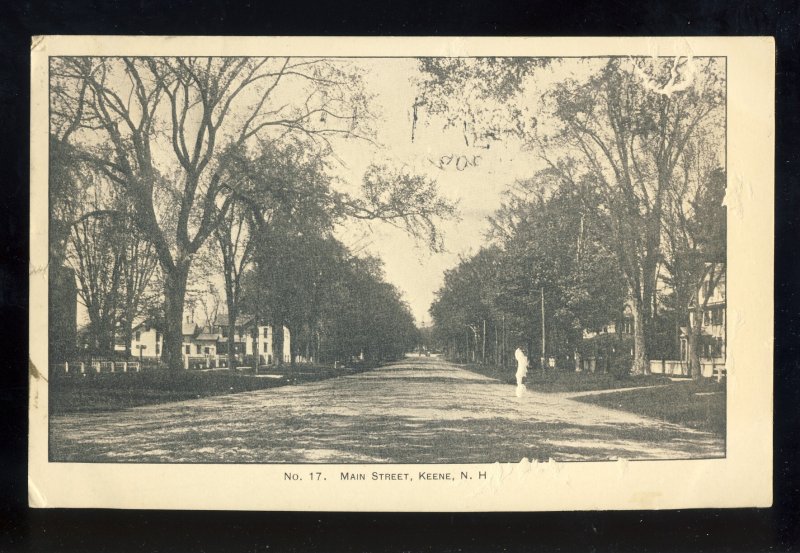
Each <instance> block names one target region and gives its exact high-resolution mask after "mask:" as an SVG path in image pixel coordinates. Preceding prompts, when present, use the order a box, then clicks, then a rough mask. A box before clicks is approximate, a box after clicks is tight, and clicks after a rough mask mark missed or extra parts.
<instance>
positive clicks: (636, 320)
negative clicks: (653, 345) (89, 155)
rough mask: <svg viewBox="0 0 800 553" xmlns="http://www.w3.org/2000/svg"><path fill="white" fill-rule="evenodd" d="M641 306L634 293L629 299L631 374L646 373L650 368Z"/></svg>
mask: <svg viewBox="0 0 800 553" xmlns="http://www.w3.org/2000/svg"><path fill="white" fill-rule="evenodd" d="M643 307H644V306H643V305H642V301H641V299H639V298H638V297H636V296H635V295H634V297H633V300H632V301H631V311H632V312H633V364H632V366H631V374H633V375H642V374H647V372H648V369H649V368H650V367H649V365H650V359H649V358H648V355H647V339H646V336H645V332H646V331H645V320H644V319H645V314H644V313H643V311H644V309H643Z"/></svg>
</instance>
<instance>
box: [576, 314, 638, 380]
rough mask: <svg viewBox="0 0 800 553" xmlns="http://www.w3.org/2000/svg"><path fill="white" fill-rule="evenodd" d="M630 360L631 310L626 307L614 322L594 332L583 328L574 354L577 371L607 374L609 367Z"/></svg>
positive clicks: (609, 322) (631, 350)
mask: <svg viewBox="0 0 800 553" xmlns="http://www.w3.org/2000/svg"><path fill="white" fill-rule="evenodd" d="M632 357H633V311H632V310H631V307H630V305H628V304H626V305H625V307H624V308H623V309H622V311H621V312H620V314H619V317H618V318H617V319H616V320H610V321H608V323H606V324H605V325H603V326H602V327H601V328H597V329H584V330H583V340H582V341H581V344H580V346H579V347H578V349H577V351H576V352H575V370H576V371H578V372H581V371H587V372H608V370H609V369H610V368H611V367H612V365H613V364H615V363H616V364H618V363H625V364H630V359H632Z"/></svg>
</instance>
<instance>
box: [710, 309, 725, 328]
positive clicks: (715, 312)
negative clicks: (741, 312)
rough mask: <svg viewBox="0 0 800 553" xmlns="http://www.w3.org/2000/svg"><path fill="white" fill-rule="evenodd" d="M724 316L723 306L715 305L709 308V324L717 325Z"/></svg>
mask: <svg viewBox="0 0 800 553" xmlns="http://www.w3.org/2000/svg"><path fill="white" fill-rule="evenodd" d="M724 318H725V308H723V307H715V308H714V309H712V310H711V324H712V325H716V326H719V325H721V324H722V321H723V319H724Z"/></svg>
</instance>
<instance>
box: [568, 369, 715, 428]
mask: <svg viewBox="0 0 800 553" xmlns="http://www.w3.org/2000/svg"><path fill="white" fill-rule="evenodd" d="M575 399H576V400H578V401H584V402H586V403H593V404H595V405H601V406H603V407H609V408H611V409H621V410H623V411H630V412H632V413H637V414H639V415H645V416H648V417H653V418H657V419H662V420H665V421H669V422H674V423H678V424H681V425H684V426H688V427H690V428H695V429H697V430H706V431H709V432H714V433H715V434H718V435H721V436H724V435H725V413H726V399H727V395H726V392H725V384H724V383H723V384H719V383H717V382H716V381H707V382H704V381H697V382H694V381H687V382H672V383H671V384H670V385H669V386H666V387H662V388H649V389H648V388H642V389H639V390H628V391H625V392H611V393H607V394H598V395H592V396H583V397H577V398H575Z"/></svg>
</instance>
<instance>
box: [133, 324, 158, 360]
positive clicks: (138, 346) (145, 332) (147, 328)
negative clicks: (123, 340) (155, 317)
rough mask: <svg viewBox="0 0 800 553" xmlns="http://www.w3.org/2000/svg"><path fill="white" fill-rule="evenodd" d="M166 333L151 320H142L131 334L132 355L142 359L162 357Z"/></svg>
mask: <svg viewBox="0 0 800 553" xmlns="http://www.w3.org/2000/svg"><path fill="white" fill-rule="evenodd" d="M163 347H164V335H163V334H162V333H161V331H160V330H158V329H157V328H156V327H155V326H154V325H153V324H152V323H151V322H150V321H142V322H141V323H139V324H138V325H136V326H134V327H133V335H132V336H131V355H132V356H134V357H138V358H141V359H149V360H157V359H160V358H161V351H162V348H163Z"/></svg>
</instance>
